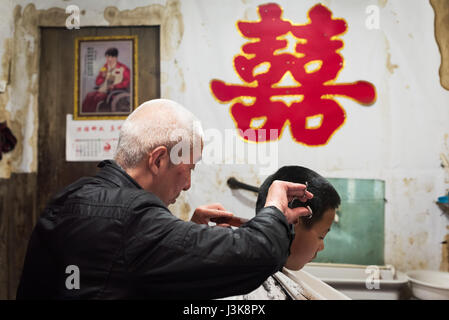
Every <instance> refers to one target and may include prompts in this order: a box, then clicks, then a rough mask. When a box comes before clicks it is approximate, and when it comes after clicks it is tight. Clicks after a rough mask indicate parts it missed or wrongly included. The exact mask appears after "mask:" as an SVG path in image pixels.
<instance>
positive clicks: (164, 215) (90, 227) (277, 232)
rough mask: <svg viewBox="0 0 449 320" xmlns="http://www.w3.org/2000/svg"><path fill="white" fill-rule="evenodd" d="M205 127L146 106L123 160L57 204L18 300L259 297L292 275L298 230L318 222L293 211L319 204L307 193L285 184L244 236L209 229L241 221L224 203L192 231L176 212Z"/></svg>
mask: <svg viewBox="0 0 449 320" xmlns="http://www.w3.org/2000/svg"><path fill="white" fill-rule="evenodd" d="M196 123H197V120H196V118H195V117H194V116H193V115H192V113H191V112H189V111H188V110H187V109H185V108H184V107H182V106H181V105H179V104H177V103H175V102H173V101H170V100H164V99H159V100H152V101H149V102H146V103H144V104H142V105H141V106H140V107H138V108H137V109H136V110H135V111H134V112H133V113H132V114H131V115H130V116H129V117H128V119H127V120H126V121H125V122H124V124H123V126H122V131H121V133H120V138H119V143H118V147H117V153H116V157H115V161H111V160H107V161H103V162H101V163H100V164H99V167H100V168H101V169H100V171H99V172H98V174H97V175H96V176H94V177H88V178H82V179H80V180H78V181H76V182H75V183H73V184H71V185H69V186H67V187H66V188H65V189H64V190H62V191H61V192H59V193H58V194H57V195H56V196H55V197H53V199H52V200H51V201H50V203H49V204H48V205H47V207H46V209H45V210H44V212H43V214H42V216H41V217H40V218H39V220H38V222H37V225H36V227H35V229H34V231H33V234H32V236H31V239H30V242H29V246H28V251H27V256H26V259H25V264H24V269H23V273H22V278H21V282H20V285H19V288H18V291H17V298H18V299H30V298H31V299H33V298H39V299H142V298H143V299H145V298H158V299H161V298H218V297H225V296H230V295H236V294H243V293H246V292H249V291H251V290H253V289H255V288H257V287H258V286H259V285H261V284H262V282H263V281H264V280H265V279H266V278H267V277H268V276H270V275H271V274H273V273H275V272H277V271H278V270H279V269H280V268H282V266H283V265H284V263H285V261H286V259H287V257H288V255H289V248H290V244H291V241H292V238H293V233H292V224H293V223H294V222H296V221H297V219H298V218H299V216H303V215H308V214H309V211H308V209H306V208H301V207H300V208H295V209H290V208H289V207H288V202H289V201H290V200H292V199H293V198H300V199H301V200H302V201H307V199H310V198H312V197H313V195H312V194H311V193H309V192H307V191H305V186H304V185H302V184H295V183H291V182H286V181H275V182H274V183H273V184H272V186H271V187H270V189H269V192H268V195H267V199H266V203H265V206H264V208H262V209H261V210H260V211H259V213H258V215H257V217H255V218H253V219H251V220H250V221H249V222H247V223H245V224H244V225H243V226H241V227H240V228H238V229H232V228H223V227H217V226H214V227H212V226H209V225H208V222H209V220H210V219H211V218H212V217H217V216H220V217H222V216H229V215H232V214H231V213H228V212H226V211H225V210H224V208H223V207H222V206H221V205H218V204H215V205H205V206H202V207H200V208H198V209H196V210H195V212H194V214H193V217H192V221H187V222H186V221H183V220H181V219H178V218H177V217H176V216H174V215H173V214H172V213H171V212H170V211H169V210H168V209H167V206H168V205H169V204H170V203H174V202H175V201H176V198H177V197H178V196H179V194H180V193H181V191H185V190H188V189H189V188H190V176H191V171H192V170H193V169H194V168H195V163H196V162H197V161H198V160H199V159H200V158H201V151H202V137H201V129H200V128H199V126H198V125H195V124H196ZM180 146H181V148H180ZM186 146H188V147H187V148H186Z"/></svg>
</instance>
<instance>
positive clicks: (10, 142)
mask: <svg viewBox="0 0 449 320" xmlns="http://www.w3.org/2000/svg"><path fill="white" fill-rule="evenodd" d="M16 144H17V139H16V137H15V136H14V135H13V134H12V132H11V130H10V129H9V128H8V127H7V126H6V121H5V122H1V123H0V160H1V159H2V154H3V153H6V152H10V151H12V150H13V149H14V147H15V146H16Z"/></svg>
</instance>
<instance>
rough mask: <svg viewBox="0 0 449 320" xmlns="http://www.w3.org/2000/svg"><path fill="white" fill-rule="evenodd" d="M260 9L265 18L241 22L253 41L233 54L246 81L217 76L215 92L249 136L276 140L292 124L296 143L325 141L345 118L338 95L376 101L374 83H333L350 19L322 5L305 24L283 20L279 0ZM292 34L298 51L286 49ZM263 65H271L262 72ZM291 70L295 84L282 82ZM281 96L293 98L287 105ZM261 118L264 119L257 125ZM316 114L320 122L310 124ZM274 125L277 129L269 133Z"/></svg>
mask: <svg viewBox="0 0 449 320" xmlns="http://www.w3.org/2000/svg"><path fill="white" fill-rule="evenodd" d="M258 12H259V16H260V21H256V22H252V21H239V22H238V24H237V26H238V30H239V31H240V32H241V34H242V35H243V36H244V37H246V38H248V39H250V40H251V42H249V43H246V44H244V45H243V46H242V52H243V54H240V55H237V56H236V57H235V58H234V68H235V70H236V72H237V74H238V75H239V77H240V78H241V79H242V80H243V81H244V82H245V84H244V85H236V84H228V83H225V82H223V81H220V80H212V81H211V83H210V86H211V90H212V93H213V94H214V96H215V97H216V98H217V99H218V100H219V101H220V102H222V103H229V102H232V105H231V108H230V113H231V116H232V118H233V120H234V122H235V124H236V127H237V128H238V129H239V134H240V136H241V137H242V138H243V139H245V140H246V141H254V142H263V141H273V140H277V139H278V138H279V137H280V135H281V134H282V132H283V130H284V129H285V126H286V125H287V124H290V131H291V134H292V137H293V139H294V140H295V141H296V142H299V143H303V144H305V145H309V146H318V145H323V144H326V143H327V142H328V141H329V139H330V137H331V136H332V135H333V134H334V133H335V131H337V130H338V129H339V128H340V127H341V126H342V125H343V123H344V121H345V118H346V113H345V110H344V109H343V108H342V107H341V106H340V104H339V103H338V102H337V101H335V100H334V99H333V97H334V96H342V97H347V98H351V99H354V100H355V101H357V102H358V103H360V104H363V105H370V104H373V103H374V102H375V100H376V91H375V87H374V86H373V85H372V84H371V83H369V82H366V81H356V82H353V83H335V82H334V81H335V80H336V78H337V76H338V73H339V72H340V71H341V70H342V68H343V57H342V56H341V55H340V53H339V52H338V50H340V49H341V48H342V47H343V41H341V40H339V39H338V38H337V36H338V35H341V34H343V33H344V32H345V31H346V29H347V24H346V22H345V20H343V19H334V18H332V12H331V11H330V10H329V9H328V8H326V7H325V6H323V5H321V4H318V5H315V6H314V7H313V8H312V9H310V11H309V12H308V17H309V23H307V24H303V25H301V24H293V23H291V22H290V21H288V20H284V19H282V9H281V7H280V6H279V5H277V4H273V3H270V4H266V5H261V6H259V8H258ZM288 34H291V35H292V36H293V37H294V38H295V40H296V46H295V52H285V48H286V47H287V45H288V41H287V39H284V37H286V36H287V35H288ZM282 50H284V52H279V51H282ZM264 64H265V67H266V66H267V65H268V69H267V70H266V71H265V72H257V71H258V70H259V69H260V68H261V67H263V65H264ZM288 73H289V74H290V76H291V77H292V79H294V81H295V82H296V84H295V85H289V86H280V83H281V82H282V80H283V78H284V77H285V76H286V75H287V74H288ZM295 97H296V98H295ZM282 98H290V99H291V100H293V102H292V103H287V104H286V103H285V99H284V100H283V99H282ZM247 99H250V100H252V101H251V103H250V104H248V103H245V100H247ZM257 119H259V120H262V121H263V124H262V125H258V126H257V127H255V126H252V121H253V120H257ZM313 119H315V123H314V124H310V123H311V120H313ZM270 130H272V131H273V130H276V132H277V134H274V135H269V133H268V132H269V131H270Z"/></svg>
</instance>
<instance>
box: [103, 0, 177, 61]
mask: <svg viewBox="0 0 449 320" xmlns="http://www.w3.org/2000/svg"><path fill="white" fill-rule="evenodd" d="M104 18H105V19H106V21H108V22H109V24H110V25H111V26H126V25H160V26H161V53H163V54H161V60H163V61H164V60H172V59H173V57H174V55H175V53H176V50H177V49H178V47H179V45H180V44H181V41H182V37H183V35H184V22H183V18H182V13H181V2H180V1H179V0H170V1H168V2H167V5H166V6H162V5H159V4H151V5H148V6H144V7H137V8H135V9H132V10H122V11H120V10H119V9H117V8H116V7H107V8H106V9H105V10H104Z"/></svg>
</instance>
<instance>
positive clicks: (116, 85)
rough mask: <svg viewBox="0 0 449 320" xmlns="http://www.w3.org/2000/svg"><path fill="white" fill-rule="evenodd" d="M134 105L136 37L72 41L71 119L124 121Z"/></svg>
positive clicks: (135, 89)
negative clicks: (72, 102) (73, 62)
mask: <svg viewBox="0 0 449 320" xmlns="http://www.w3.org/2000/svg"><path fill="white" fill-rule="evenodd" d="M137 105H138V104H137V36H106V37H78V38H75V90H74V113H73V118H74V119H75V120H94V119H125V118H126V117H127V116H128V115H129V114H130V113H131V112H132V111H133V110H134V109H135V108H136V107H137Z"/></svg>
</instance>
